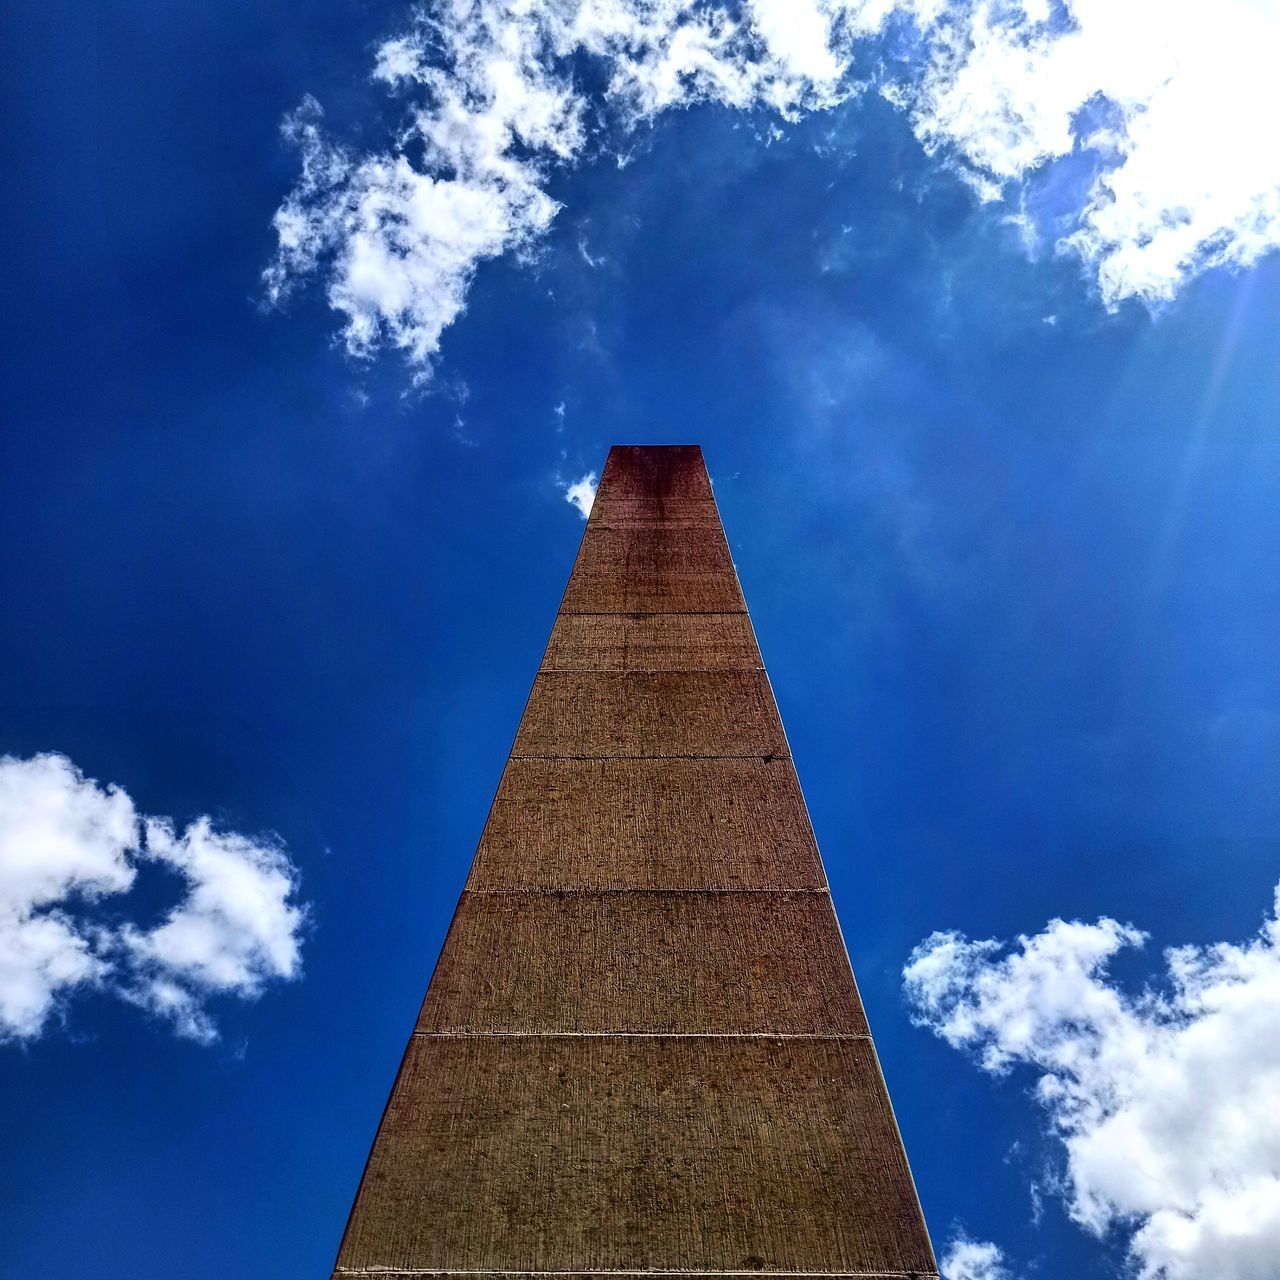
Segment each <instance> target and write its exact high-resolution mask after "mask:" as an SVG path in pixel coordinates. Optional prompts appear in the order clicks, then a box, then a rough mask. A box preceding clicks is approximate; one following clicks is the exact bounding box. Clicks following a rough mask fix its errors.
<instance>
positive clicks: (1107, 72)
mask: <svg viewBox="0 0 1280 1280" xmlns="http://www.w3.org/2000/svg"><path fill="white" fill-rule="evenodd" d="M933 30H934V34H935V36H936V39H935V40H934V42H933V45H932V52H931V55H930V61H929V64H928V67H927V70H926V72H925V74H924V76H923V78H922V79H921V80H920V81H919V85H918V90H917V92H915V93H914V94H912V95H911V98H910V102H911V106H910V109H911V111H912V115H913V119H914V121H915V124H916V128H917V131H918V132H919V134H920V136H921V137H922V139H924V140H925V142H926V143H927V144H928V145H931V146H935V147H941V148H944V149H946V150H947V151H949V152H950V153H952V154H954V155H956V156H958V157H959V158H960V160H961V161H962V162H963V163H964V165H965V166H966V167H967V168H968V170H969V172H970V173H971V175H972V176H973V177H974V179H975V181H977V182H978V183H980V184H986V190H987V191H988V193H990V194H995V193H996V192H999V191H1007V190H1009V189H1010V187H1014V188H1016V187H1017V186H1018V185H1019V184H1021V183H1024V182H1028V181H1031V182H1033V183H1034V178H1035V176H1036V175H1037V174H1038V173H1039V172H1041V171H1042V170H1043V169H1044V167H1045V166H1046V165H1047V164H1049V163H1051V162H1053V161H1062V160H1064V159H1074V161H1075V162H1076V163H1077V164H1078V166H1079V168H1080V178H1079V180H1078V181H1077V182H1076V183H1075V184H1074V190H1073V191H1072V193H1071V195H1070V196H1069V197H1065V199H1067V200H1068V201H1069V203H1066V204H1063V205H1062V207H1059V208H1055V209H1050V210H1048V211H1047V213H1046V215H1045V217H1046V225H1045V227H1044V228H1043V230H1044V233H1045V234H1046V235H1047V236H1048V237H1049V238H1050V240H1051V241H1056V242H1057V243H1058V245H1059V248H1060V249H1064V250H1068V251H1071V252H1074V253H1076V254H1078V255H1079V256H1080V257H1081V258H1082V259H1083V260H1084V262H1085V263H1086V264H1087V265H1088V267H1089V268H1090V270H1091V271H1092V272H1094V273H1095V274H1096V278H1097V281H1098V285H1099V288H1100V290H1101V293H1102V297H1103V299H1104V301H1106V302H1107V303H1108V304H1109V305H1113V304H1115V303H1117V302H1119V301H1120V300H1122V299H1124V298H1128V297H1136V298H1140V299H1143V300H1145V301H1147V302H1150V303H1159V302H1163V301H1167V300H1168V299H1170V298H1172V297H1173V296H1174V295H1175V294H1176V293H1177V292H1178V290H1179V289H1180V288H1181V287H1182V285H1183V284H1184V283H1185V282H1186V280H1187V279H1189V278H1190V277H1191V276H1194V275H1196V274H1198V273H1199V272H1201V271H1203V270H1205V269H1206V268H1207V267H1209V266H1213V265H1218V264H1223V263H1226V264H1231V265H1234V266H1247V265H1249V264H1250V263H1252V262H1254V261H1256V260H1257V258H1259V257H1260V256H1261V255H1262V254H1263V253H1266V252H1268V251H1269V250H1271V249H1274V248H1275V247H1276V246H1277V245H1280V148H1277V147H1276V146H1275V143H1274V140H1273V128H1274V125H1273V122H1274V121H1275V120H1276V119H1277V117H1280V80H1277V78H1276V76H1275V75H1274V74H1273V68H1274V65H1275V60H1276V57H1277V54H1280V7H1277V6H1276V5H1275V4H1272V3H1270V2H1269V0H1218V2H1217V3H1215V4H1213V5H1211V6H1206V5H1204V4H1202V3H1199V0H1067V2H1066V3H1065V4H1064V5H1063V6H1062V7H1061V11H1059V7H1058V6H1057V5H1050V4H1049V3H1048V0H1017V2H1013V0H1002V2H999V3H997V2H995V0H980V2H978V3H975V4H972V5H952V6H950V7H949V12H948V14H947V15H945V16H944V17H943V19H942V21H941V22H939V23H938V24H936V26H935V27H934V28H933Z"/></svg>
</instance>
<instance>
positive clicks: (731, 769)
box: [335, 447, 937, 1280]
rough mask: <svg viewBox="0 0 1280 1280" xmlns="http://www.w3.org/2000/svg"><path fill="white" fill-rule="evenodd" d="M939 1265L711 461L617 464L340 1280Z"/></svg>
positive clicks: (401, 1085) (625, 452) (883, 1273)
mask: <svg viewBox="0 0 1280 1280" xmlns="http://www.w3.org/2000/svg"><path fill="white" fill-rule="evenodd" d="M549 1272H550V1273H555V1274H557V1275H559V1276H561V1277H565V1278H566V1280H567V1278H568V1277H572V1276H574V1275H580V1276H582V1277H584V1280H585V1278H586V1277H588V1276H600V1274H601V1273H608V1272H645V1273H646V1274H648V1275H651V1276H653V1277H655V1278H663V1277H670V1280H675V1277H676V1276H677V1275H678V1276H680V1277H683V1280H696V1278H697V1277H705V1278H706V1280H711V1278H712V1277H723V1278H724V1280H728V1277H730V1276H740V1275H741V1274H742V1273H743V1272H763V1273H766V1274H768V1275H770V1276H771V1277H772V1278H773V1280H782V1278H783V1277H790V1276H795V1277H797V1280H798V1278H799V1277H800V1276H802V1275H803V1276H806V1277H812V1276H814V1275H815V1274H818V1275H824V1276H847V1277H850V1280H853V1277H857V1278H858V1280H904V1277H921V1278H923V1277H927V1276H934V1277H936V1274H937V1273H936V1269H935V1266H934V1262H933V1255H932V1252H931V1250H930V1247H929V1240H928V1235H927V1233H926V1231H925V1228H924V1223H923V1220H922V1218H921V1216H920V1209H919V1205H918V1203H917V1200H916V1196H915V1192H914V1189H913V1188H912V1185H911V1179H910V1174H909V1172H908V1170H907V1164H906V1158H905V1156H904V1154H903V1150H902V1144H901V1142H900V1140H899V1138H898V1132H897V1128H896V1126H895V1124H894V1120H893V1115H892V1112H891V1110H890V1108H889V1102H888V1096H887V1094H886V1092H885V1088H884V1083H883V1081H882V1080H881V1078H880V1073H879V1068H878V1066H877V1064H876V1060H875V1054H874V1050H873V1049H872V1047H871V1041H870V1038H869V1036H868V1034H867V1027H866V1020H865V1017H864V1015H863V1012H862V1006H861V1003H860V1001H859V999H858V993H857V989H856V987H855V985H854V981H853V975H852V973H851V972H850V969H849V964H848V959H847V957H846V955H845V951H844V944H843V942H842V940H841V938H840V933H839V927H838V925H837V924H836V919H835V915H834V913H833V911H832V907H831V901H830V897H829V895H828V893H827V891H826V881H825V879H824V877H823V872H822V865H821V861H820V859H819V857H818V851H817V846H816V844H815V843H814V839H813V833H812V831H811V829H810V826H809V820H808V815H807V814H806V812H805V807H804V802H803V800H802V798H801V795H800V788H799V784H798V782H797V780H796V775H795V770H794V769H793V767H792V763H791V760H790V757H789V755H788V753H787V746H786V740H785V738H784V736H783V732H782V725H781V722H780V721H779V719H778V713H777V708H776V706H775V705H774V700H773V695H772V693H771V691H770V689H769V684H768V680H767V679H766V677H765V674H764V671H763V667H762V665H761V662H760V657H759V653H758V650H757V648H756V643H755V637H754V635H753V634H752V631H751V625H750V622H749V620H748V618H747V616H746V613H745V611H744V606H743V603H742V598H741V593H740V591H739V589H738V584H737V577H736V575H735V573H734V570H733V566H732V563H731V561H730V558H729V553H728V549H727V546H726V544H725V541H724V537H723V533H722V531H721V529H720V522H719V517H718V516H717V514H716V509H715V503H714V501H713V499H712V496H711V487H710V484H709V482H708V479H707V474H706V469H705V467H704V466H703V464H702V455H701V452H700V450H698V449H696V448H685V447H680V448H661V449H659V448H617V449H614V450H612V451H611V452H610V455H609V460H608V463H607V464H606V466H605V471H604V478H603V481H602V484H601V488H600V492H599V494H598V495H597V498H596V504H595V507H594V509H593V511H592V515H591V519H590V522H589V524H588V527H587V532H586V535H585V538H584V541H583V546H582V549H581V552H580V554H579V557H578V562H577V566H576V568H575V570H574V573H573V576H572V578H571V580H570V585H569V588H568V590H567V591H566V594H565V599H564V602H563V605H562V609H561V613H560V615H559V617H558V618H557V621H556V625H555V630H554V632H553V634H552V637H551V642H550V644H549V645H548V648H547V653H546V656H545V658H544V660H543V664H542V669H541V671H540V672H539V674H538V676H537V679H536V681H535V683H534V688H533V692H532V694H531V696H530V699H529V703H528V706H527V707H526V709H525V714H524V717H523V720H522V722H521V725H520V729H519V733H518V735H517V739H516V744H515V748H514V751H513V753H512V758H511V759H510V760H509V761H508V763H507V768H506V770H505V771H504V773H503V776H502V781H501V784H500V785H499V788H498V794H497V797H496V798H495V800H494V803H493V808H492V810H491V812H490V815H489V820H488V823H487V824H486V826H485V829H484V834H483V836H482V838H481V841H480V847H479V850H478V851H477V854H476V858H475V862H474V864H473V866H472V869H471V875H470V877H469V879H468V881H467V890H466V892H465V893H464V894H463V897H462V901H461V902H460V903H459V907H458V911H457V914H456V915H455V918H454V921H453V924H452V926H451V928H450V930H449V935H448V938H447V940H446V942H445V946H444V949H443V952H442V954H441V957H440V961H439V964H438V966H437V968H436V972H435V975H434V977H433V978H432V980H431V983H430V986H429V988H428V991H427V995H426V999H425V1001H424V1003H423V1007H422V1010H421V1013H420V1016H419V1021H418V1024H417V1031H416V1032H415V1033H414V1035H413V1037H412V1038H411V1040H410V1044H409V1048H408V1050H407V1052H406V1055H405V1059H404V1062H403V1063H402V1066H401V1070H400V1074H399V1076H398V1077H397V1079H396V1083H395V1086H394V1089H393V1090H392V1095H391V1100H390V1102H389V1103H388V1105H387V1111H386V1114H385V1115H384V1117H383V1121H382V1124H381V1125H380V1127H379V1130H378V1134H377V1138H376V1140H375V1142H374V1147H373V1151H372V1153H371V1155H370V1157H369V1163H368V1166H367V1168H366V1170H365V1176H364V1179H363V1181H362V1183H361V1186H360V1190H359V1193H358V1195H357V1198H356V1203H355V1206H354V1207H353V1209H352V1214H351V1219H350V1221H349V1223H348V1227H347V1232H346V1235H345V1237H344V1240H343V1244H342V1248H341V1251H340V1255H339V1259H338V1270H337V1271H336V1272H335V1277H343V1276H346V1277H356V1276H368V1277H373V1276H377V1277H379V1278H380V1280H409V1278H410V1277H411V1276H412V1277H417V1278H418V1280H421V1277H422V1276H423V1275H424V1274H433V1275H439V1276H441V1277H445V1276H450V1275H457V1276H459V1277H461V1276H464V1275H465V1276H468V1277H472V1278H474V1276H475V1275H476V1274H477V1273H483V1274H486V1275H490V1276H494V1277H499V1276H511V1277H513V1278H514V1277H518V1276H528V1277H532V1276H533V1275H535V1274H537V1275H541V1276H545V1275H546V1273H549Z"/></svg>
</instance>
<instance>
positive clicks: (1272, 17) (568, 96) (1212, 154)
mask: <svg viewBox="0 0 1280 1280" xmlns="http://www.w3.org/2000/svg"><path fill="white" fill-rule="evenodd" d="M904 23H905V24H908V25H909V27H910V28H912V29H914V31H915V32H916V34H917V36H918V39H917V40H916V41H915V42H914V43H913V44H911V45H910V48H911V49H912V52H911V54H910V55H909V56H908V57H907V59H906V61H905V62H903V61H901V60H900V61H899V62H898V63H897V64H896V69H895V70H893V71H892V72H887V71H886V72H881V73H878V74H877V76H876V78H875V79H874V82H866V83H857V82H855V81H854V79H853V77H852V72H851V67H852V65H853V58H854V54H855V52H856V50H857V48H858V45H859V43H860V42H862V41H866V40H869V39H873V38H876V37H878V36H881V35H882V34H884V33H885V32H886V31H887V30H889V29H891V28H895V29H896V28H898V27H900V26H901V25H902V24H904ZM1278 56H1280V11H1277V10H1276V8H1275V6H1273V5H1269V4H1263V3H1260V2H1259V0H1219V2H1218V3H1216V4H1214V5H1213V6H1212V7H1211V8H1209V7H1206V6H1205V5H1203V4H1201V3H1199V2H1198V0H1124V2H1123V3H1118V2H1117V0H1062V2H1061V3H1057V2H1055V3H1050V0H749V2H748V3H747V4H745V5H744V6H743V7H742V9H741V10H740V11H739V10H737V9H733V10H730V9H729V8H725V7H720V6H718V5H716V4H714V3H707V2H705V0H658V2H657V3H653V2H651V0H643V2H642V0H439V3H436V4H434V5H433V6H431V7H429V8H422V9H419V10H417V11H415V12H414V14H413V16H412V17H411V18H410V20H409V22H408V27H407V30H406V31H405V32H404V33H403V34H401V35H398V36H396V37H395V38H393V39H389V40H387V41H386V42H385V43H384V44H383V45H382V46H381V47H380V48H379V49H378V51H377V54H376V58H375V63H374V69H373V76H374V78H375V79H376V80H377V81H379V82H381V83H382V84H384V85H385V86H386V88H387V90H388V91H389V92H392V93H394V94H396V95H397V96H398V97H399V98H400V100H401V101H402V103H403V108H404V120H403V123H402V125H401V126H400V127H399V128H398V129H397V130H396V131H395V132H394V134H393V135H391V136H388V138H387V140H386V143H385V146H384V147H383V148H382V149H381V150H378V149H374V150H369V151H363V152H361V151H354V150H351V149H349V148H346V147H344V146H342V145H341V144H340V143H338V142H335V141H332V140H330V139H329V138H328V137H327V136H326V134H325V133H324V130H323V127H322V115H321V109H320V106H319V104H318V103H316V102H315V101H314V100H312V99H308V100H307V101H306V102H304V104H303V105H302V107H300V108H299V110H298V111H297V112H295V113H294V114H293V115H292V116H290V117H289V118H288V120H287V121H286V122H285V134H286V137H288V138H289V139H290V141H292V142H293V143H294V145H296V146H297V148H298V149H299V151H300V154H301V157H302V174H301V177H300V179H299V181H298V184H297V186H296V187H295V188H294V190H293V192H292V193H291V194H290V195H289V197H288V198H287V199H286V200H285V202H284V203H283V204H282V205H281V207H280V209H279V211H278V212H277V214H276V218H275V225H276V232H277V236H278V250H277V253H276V256H275V259H274V261H273V262H272V264H271V265H270V267H269V268H268V270H267V272H266V277H265V280H266V290H267V294H268V297H269V298H270V299H272V300H274V301H277V302H278V301H281V300H282V299H283V298H284V297H285V296H286V295H287V294H288V293H289V292H290V290H291V289H292V288H293V287H294V286H295V285H296V283H297V282H298V281H300V280H302V279H304V278H307V277H312V276H316V277H319V278H320V279H322V280H323V282H324V284H325V287H326V291H327V294H328V299H329V303H330V305H331V306H332V307H333V308H334V309H335V310H336V311H337V312H339V313H340V314H341V315H342V317H343V336H344V340H345V342H346V345H347V348H348V350H349V351H351V352H352V353H353V354H356V355H367V354H369V353H371V352H373V351H374V350H375V349H377V348H378V347H379V346H381V345H384V344H386V345H389V346H392V347H395V348H399V349H400V350H402V351H403V352H404V353H405V354H406V356H407V357H408V359H409V360H410V362H411V364H412V365H413V366H414V367H415V368H416V369H417V370H418V371H419V376H420V377H425V376H427V370H428V369H429V367H430V364H431V361H432V359H433V357H434V356H435V355H436V354H437V352H438V350H439V346H440V338H441V335H442V333H443V332H444V330H445V329H446V328H447V327H448V326H449V325H450V324H452V323H453V321H454V320H455V319H456V318H457V317H458V315H459V314H460V313H461V311H462V310H463V307H464V305H465V301H466V295H467V290H468V288H469V286H470V282H471V279H472V277H473V274H474V272H475V270H476V268H477V266H478V265H479V264H480V263H481V262H483V261H485V260H486V259H489V258H493V257H496V256H498V255H500V254H504V253H508V252H517V253H519V252H521V251H523V250H525V249H528V248H529V247H530V246H531V245H533V244H534V243H536V241H537V240H538V238H539V237H540V236H542V235H543V233H544V232H545V231H546V230H547V228H548V227H549V226H550V224H551V222H552V220H553V219H554V217H555V215H556V213H557V210H558V206H557V204H556V202H555V201H554V200H553V199H552V198H551V196H550V195H549V194H548V192H547V189H546V186H547V179H548V175H549V174H550V173H551V172H552V170H554V169H555V168H557V167H560V168H564V167H569V166H573V165H576V164H579V163H581V162H583V161H584V160H586V159H589V158H596V157H600V156H602V155H604V156H611V157H612V158H613V159H615V160H622V159H624V158H625V156H626V154H627V152H626V145H627V138H628V136H629V134H630V132H631V131H632V130H633V129H634V128H635V126H636V125H637V124H640V123H642V122H646V121H650V120H652V119H653V118H654V117H656V116H658V115H659V114H661V113H662V112H664V111H667V110H670V109H672V108H677V107H684V106H688V105H690V104H692V103H697V102H707V103H715V104H718V105H720V106H723V107H727V108H734V109H741V110H764V111H768V112H772V113H775V114H776V115H777V116H778V117H781V118H782V119H783V120H784V121H787V120H794V119H796V118H797V117H799V116H801V115H803V114H805V113H806V112H812V111H820V110H826V109H829V108H831V107H832V106H834V105H836V104H837V103H839V102H841V101H843V100H845V99H846V98H848V97H849V96H850V95H851V94H854V93H858V92H862V91H864V90H866V89H867V88H868V87H874V88H877V89H878V90H879V91H880V92H882V93H883V94H884V95H885V96H886V97H887V98H889V99H890V100H891V101H893V102H895V103H896V104H898V105H899V106H900V107H901V109H902V110H903V111H904V112H906V113H907V115H908V116H909V118H910V119H911V121H912V124H913V126H914V128H915V131H916V133H917V134H918V136H919V137H920V139H921V140H922V141H923V143H924V144H925V146H926V147H927V148H928V149H930V150H931V151H933V152H934V153H935V154H936V156H937V157H938V159H939V162H940V163H942V164H944V165H947V166H950V167H951V168H953V169H955V170H956V171H957V172H958V173H960V174H961V175H962V176H964V177H965V178H966V180H967V181H968V182H969V183H970V185H972V186H973V188H974V189H975V191H977V192H978V193H979V195H980V196H981V197H982V198H983V199H986V200H1000V201H1002V202H1004V203H1006V204H1007V206H1008V209H1009V210H1010V211H1011V216H1014V217H1016V218H1017V219H1018V226H1019V229H1020V234H1021V237H1022V239H1023V242H1024V244H1025V245H1026V246H1027V247H1028V248H1029V250H1030V251H1032V252H1039V250H1040V248H1041V247H1043V246H1048V247H1050V248H1054V249H1056V250H1057V251H1058V252H1061V253H1070V254H1074V255H1076V256H1077V257H1078V258H1079V259H1080V260H1081V262H1082V263H1083V264H1084V265H1085V267H1086V268H1087V270H1088V272H1089V273H1090V274H1091V275H1092V277H1093V278H1094V280H1095V282H1096V286H1097V288H1098V290H1099V293H1100V296H1101V298H1102V299H1103V301H1104V302H1105V303H1106V304H1107V305H1108V306H1114V305H1116V304H1118V303H1119V302H1121V301H1122V300H1124V299H1126V298H1139V299H1142V300H1144V301H1146V302H1147V303H1149V304H1152V305H1159V304H1160V303H1162V302H1165V301H1167V300H1168V299H1170V298H1172V297H1173V296H1174V295H1175V294H1176V293H1177V291H1178V290H1179V289H1180V288H1181V287H1182V286H1183V284H1185V282H1186V281H1187V280H1189V279H1190V278H1192V277H1194V276H1195V275H1197V274H1199V273H1200V272H1202V271H1204V270H1205V269H1207V268H1208V267H1211V266H1214V265H1222V264H1226V265H1232V266H1237V267H1241V266H1247V265H1248V264H1250V263H1252V262H1254V261H1256V259H1257V258H1258V257H1260V256H1261V255H1262V254H1264V253H1266V252H1268V251H1270V250H1271V249H1273V248H1275V247H1276V246H1277V245H1278V244H1280V149H1278V148H1276V147H1275V146H1274V144H1273V141H1272V138H1271V136H1270V135H1271V130H1272V122H1273V121H1274V120H1275V119H1276V118H1277V117H1280V80H1278V79H1277V77H1275V76H1274V75H1273V74H1272V72H1273V67H1274V65H1275V62H1276V59H1277V57H1278ZM583 60H587V61H589V62H592V63H594V64H595V66H596V68H597V70H598V72H599V75H598V76H597V77H593V78H594V79H595V80H596V81H597V82H598V83H599V84H601V85H603V88H602V89H601V90H599V91H597V92H593V93H588V92H587V91H586V90H585V89H584V88H583V83H584V81H583V78H582V77H581V76H580V75H578V74H576V68H577V67H579V66H580V65H581V63H582V61H583ZM886 65H888V64H886ZM1050 177H1051V178H1052V181H1049V180H1048V179H1049V178H1050ZM584 252H585V250H584ZM592 260H593V261H594V255H592Z"/></svg>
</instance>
